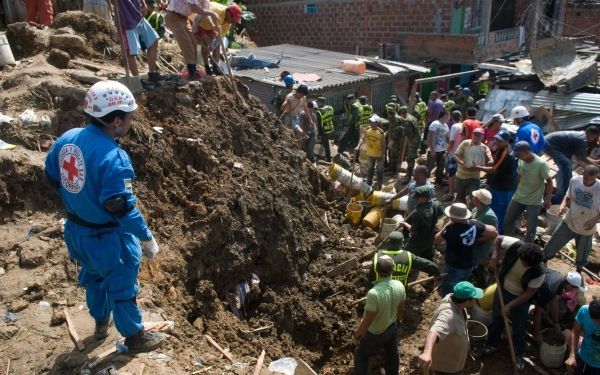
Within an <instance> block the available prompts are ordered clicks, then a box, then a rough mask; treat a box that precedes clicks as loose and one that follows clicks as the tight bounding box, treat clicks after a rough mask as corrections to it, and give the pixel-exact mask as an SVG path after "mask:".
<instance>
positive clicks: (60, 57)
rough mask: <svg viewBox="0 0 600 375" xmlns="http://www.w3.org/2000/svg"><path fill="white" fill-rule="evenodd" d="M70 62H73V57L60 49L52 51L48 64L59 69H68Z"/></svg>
mask: <svg viewBox="0 0 600 375" xmlns="http://www.w3.org/2000/svg"><path fill="white" fill-rule="evenodd" d="M69 60H71V56H69V54H68V53H66V52H65V51H62V50H60V49H58V48H53V49H51V50H50V54H49V55H48V59H47V61H48V64H51V65H54V66H55V67H57V68H59V69H66V68H68V67H69Z"/></svg>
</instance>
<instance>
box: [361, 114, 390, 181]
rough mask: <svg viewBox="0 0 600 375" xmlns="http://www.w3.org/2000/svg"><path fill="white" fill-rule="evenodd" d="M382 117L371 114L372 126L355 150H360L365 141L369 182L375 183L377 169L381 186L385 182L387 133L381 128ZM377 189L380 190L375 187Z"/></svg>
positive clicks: (370, 121)
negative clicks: (384, 163) (384, 162)
mask: <svg viewBox="0 0 600 375" xmlns="http://www.w3.org/2000/svg"><path fill="white" fill-rule="evenodd" d="M380 122H381V118H380V117H379V116H377V115H373V116H371V118H370V119H369V123H370V124H371V126H370V127H369V128H368V129H367V130H366V131H365V134H364V135H363V137H362V139H361V140H360V143H359V144H358V146H356V149H355V151H356V152H358V150H360V146H362V144H363V143H365V144H366V145H367V160H368V163H369V169H368V171H367V184H369V185H373V174H374V173H375V169H377V184H378V187H379V188H381V185H382V184H383V160H384V155H385V134H384V133H383V130H381V128H379V123H380ZM374 189H375V190H378V189H376V188H374Z"/></svg>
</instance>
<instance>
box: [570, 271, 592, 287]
mask: <svg viewBox="0 0 600 375" xmlns="http://www.w3.org/2000/svg"><path fill="white" fill-rule="evenodd" d="M566 279H567V282H568V283H569V284H571V285H573V286H574V287H577V288H579V290H580V291H581V292H587V289H588V288H587V287H586V286H585V285H583V278H582V277H581V274H580V273H579V272H575V271H569V273H568V274H567V278H566Z"/></svg>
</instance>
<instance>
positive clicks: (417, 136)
mask: <svg viewBox="0 0 600 375" xmlns="http://www.w3.org/2000/svg"><path fill="white" fill-rule="evenodd" d="M400 118H401V119H402V121H401V123H402V127H403V129H404V136H405V137H406V139H407V142H406V150H405V153H406V163H407V166H406V176H405V177H404V180H403V182H405V183H408V182H409V181H410V179H411V177H412V172H413V169H414V168H415V160H416V159H417V154H418V151H419V146H420V145H421V138H422V133H421V130H420V129H419V121H418V120H417V119H416V118H415V117H414V116H413V115H410V114H409V113H408V108H407V107H400Z"/></svg>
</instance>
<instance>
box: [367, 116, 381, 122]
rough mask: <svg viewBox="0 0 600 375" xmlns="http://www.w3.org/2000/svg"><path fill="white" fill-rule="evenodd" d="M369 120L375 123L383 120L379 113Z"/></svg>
mask: <svg viewBox="0 0 600 375" xmlns="http://www.w3.org/2000/svg"><path fill="white" fill-rule="evenodd" d="M369 121H371V122H375V123H380V122H381V117H379V116H377V115H373V116H371V118H370V119H369Z"/></svg>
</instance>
